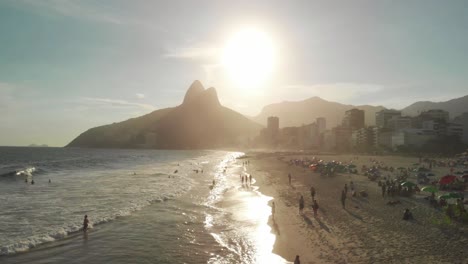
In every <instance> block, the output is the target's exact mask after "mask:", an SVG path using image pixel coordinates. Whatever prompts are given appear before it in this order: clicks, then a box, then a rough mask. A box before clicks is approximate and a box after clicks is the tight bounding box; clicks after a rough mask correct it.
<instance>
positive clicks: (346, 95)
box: [281, 83, 384, 102]
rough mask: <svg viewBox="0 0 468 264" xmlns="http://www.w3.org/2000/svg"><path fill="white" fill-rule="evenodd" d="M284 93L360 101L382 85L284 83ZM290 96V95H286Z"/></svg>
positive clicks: (304, 96)
mask: <svg viewBox="0 0 468 264" xmlns="http://www.w3.org/2000/svg"><path fill="white" fill-rule="evenodd" d="M283 88H284V89H281V90H283V92H285V93H287V94H285V96H286V95H291V94H293V95H294V97H295V98H294V99H296V100H297V99H299V98H303V99H306V98H309V97H312V96H319V97H321V98H323V99H326V100H330V101H338V102H349V101H360V99H361V98H363V97H368V96H369V95H373V94H377V93H379V92H381V91H382V90H384V86H383V85H379V84H367V83H329V84H314V85H303V84H295V85H286V86H285V87H283ZM287 97H290V96H287Z"/></svg>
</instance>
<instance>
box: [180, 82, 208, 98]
mask: <svg viewBox="0 0 468 264" xmlns="http://www.w3.org/2000/svg"><path fill="white" fill-rule="evenodd" d="M204 91H205V88H204V87H203V84H202V83H201V82H200V81H199V80H195V81H194V82H193V83H192V85H190V87H189V89H188V90H187V93H185V97H184V102H183V104H187V103H190V102H192V101H194V100H196V98H198V96H200V95H201V94H202V93H203V92H204Z"/></svg>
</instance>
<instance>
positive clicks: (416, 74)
mask: <svg viewBox="0 0 468 264" xmlns="http://www.w3.org/2000/svg"><path fill="white" fill-rule="evenodd" d="M0 7H1V8H0V22H1V23H0V25H1V26H0V33H1V34H2V36H3V37H2V48H1V49H0V57H1V58H2V60H1V61H0V110H1V112H2V114H1V116H0V129H1V131H2V136H1V137H0V145H29V144H32V143H36V144H48V145H51V146H63V145H65V144H67V143H68V142H69V141H70V140H72V139H73V138H74V137H76V136H77V135H78V134H79V133H81V132H83V131H85V130H86V129H88V128H91V127H95V126H99V125H105V124H110V123H113V122H118V121H123V120H126V119H128V118H132V117H136V116H140V115H143V114H146V113H149V112H151V111H153V110H156V109H162V108H165V107H171V106H175V105H178V104H180V103H181V101H182V97H183V94H184V93H185V90H186V89H187V87H188V86H189V85H190V83H191V82H192V81H193V80H196V79H200V80H201V81H202V82H203V83H204V84H205V85H206V86H207V87H209V86H214V87H215V88H216V89H217V92H218V95H219V99H220V101H221V103H222V104H223V105H225V106H227V107H229V108H232V109H234V110H236V111H238V112H240V113H242V114H244V115H249V116H253V115H256V114H258V113H259V111H260V110H261V108H262V107H263V106H265V105H267V104H270V103H276V102H281V101H284V100H288V101H299V100H303V99H306V98H309V97H313V96H319V97H321V98H323V99H325V100H329V101H336V102H340V103H345V104H353V105H360V104H370V105H383V106H385V107H389V108H396V109H401V108H402V107H405V106H407V105H409V104H410V103H412V102H415V101H419V100H433V101H444V100H447V99H451V98H456V97H460V96H464V95H466V83H467V81H468V77H467V76H468V74H467V73H468V63H467V61H468V58H467V56H468V55H467V54H466V53H465V52H464V47H466V46H467V45H468V34H466V27H465V25H466V24H467V18H466V16H465V15H464V14H465V13H466V12H465V11H466V10H467V5H466V3H465V2H464V1H451V2H450V3H440V2H438V1H414V2H411V3H403V2H400V3H395V2H394V1H380V2H378V3H377V2H375V1H354V2H349V3H342V2H334V1H331V2H330V1H293V2H291V3H286V2H282V1H275V2H270V1H255V2H252V1H241V2H236V3H235V4H231V3H228V2H226V3H217V2H214V1H199V2H197V3H193V2H186V1H173V2H171V3H170V4H161V3H158V2H145V1H142V2H138V3H137V4H133V3H129V2H126V1H112V2H106V1H103V2H92V1H91V2H90V1H5V2H2V3H1V4H0ZM213 14H215V15H213ZM189 25H190V30H189ZM245 28H256V29H258V30H260V31H261V32H263V33H264V34H267V35H268V38H270V39H271V42H272V43H273V46H274V47H273V48H274V51H272V52H274V59H275V60H274V61H273V62H272V64H273V65H272V69H271V71H272V73H271V75H270V76H269V77H268V78H266V80H265V81H264V82H263V83H262V84H259V85H258V87H254V88H248V89H247V88H242V87H238V86H239V84H238V83H237V82H233V81H232V80H231V79H230V78H229V77H228V76H227V73H226V70H225V69H224V68H223V66H222V65H220V64H221V59H220V53H222V52H223V49H224V48H225V46H226V42H228V41H229V39H231V38H232V36H233V35H235V34H236V32H239V31H242V30H243V29H245ZM441 89H443V92H441Z"/></svg>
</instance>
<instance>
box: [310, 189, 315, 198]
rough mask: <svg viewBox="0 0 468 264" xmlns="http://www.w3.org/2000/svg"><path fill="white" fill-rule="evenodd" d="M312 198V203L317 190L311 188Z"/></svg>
mask: <svg viewBox="0 0 468 264" xmlns="http://www.w3.org/2000/svg"><path fill="white" fill-rule="evenodd" d="M310 196H312V201H313V200H314V199H315V188H314V187H313V186H310Z"/></svg>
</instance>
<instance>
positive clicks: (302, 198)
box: [299, 195, 304, 214]
mask: <svg viewBox="0 0 468 264" xmlns="http://www.w3.org/2000/svg"><path fill="white" fill-rule="evenodd" d="M302 210H304V197H303V196H302V195H301V198H300V199H299V213H301V214H302Z"/></svg>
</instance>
